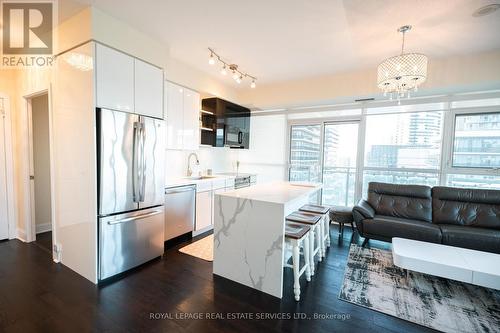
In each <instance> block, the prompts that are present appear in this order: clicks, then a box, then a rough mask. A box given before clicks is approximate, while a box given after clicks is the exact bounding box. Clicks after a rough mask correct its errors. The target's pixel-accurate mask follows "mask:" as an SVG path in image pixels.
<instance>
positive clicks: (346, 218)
mask: <svg viewBox="0 0 500 333" xmlns="http://www.w3.org/2000/svg"><path fill="white" fill-rule="evenodd" d="M330 219H331V220H332V221H335V222H343V223H351V222H352V221H353V220H354V218H353V217H352V207H344V206H332V207H330Z"/></svg>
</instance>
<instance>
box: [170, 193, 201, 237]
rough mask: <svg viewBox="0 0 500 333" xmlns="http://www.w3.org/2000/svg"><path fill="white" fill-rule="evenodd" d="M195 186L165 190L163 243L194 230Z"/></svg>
mask: <svg viewBox="0 0 500 333" xmlns="http://www.w3.org/2000/svg"><path fill="white" fill-rule="evenodd" d="M195 204H196V185H185V186H175V187H169V188H167V189H165V241H167V240H169V239H172V238H175V237H177V236H180V235H183V234H186V233H188V232H192V231H193V230H194V219H195Z"/></svg>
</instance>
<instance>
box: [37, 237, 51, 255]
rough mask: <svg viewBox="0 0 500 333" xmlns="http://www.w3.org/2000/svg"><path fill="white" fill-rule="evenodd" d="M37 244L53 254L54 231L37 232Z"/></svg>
mask: <svg viewBox="0 0 500 333" xmlns="http://www.w3.org/2000/svg"><path fill="white" fill-rule="evenodd" d="M35 245H38V246H39V247H40V248H41V249H42V250H45V251H47V252H48V253H49V254H50V255H52V231H47V232H42V233H39V234H36V241H35Z"/></svg>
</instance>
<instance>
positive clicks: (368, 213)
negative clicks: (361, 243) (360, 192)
mask: <svg viewBox="0 0 500 333" xmlns="http://www.w3.org/2000/svg"><path fill="white" fill-rule="evenodd" d="M352 210H353V213H354V214H353V215H354V219H356V216H357V217H358V219H359V218H364V219H372V218H374V217H375V210H374V209H373V207H372V206H371V205H370V204H369V203H368V201H366V200H363V199H361V200H359V202H358V204H357V205H356V206H354V208H353V209H352ZM356 222H357V221H356Z"/></svg>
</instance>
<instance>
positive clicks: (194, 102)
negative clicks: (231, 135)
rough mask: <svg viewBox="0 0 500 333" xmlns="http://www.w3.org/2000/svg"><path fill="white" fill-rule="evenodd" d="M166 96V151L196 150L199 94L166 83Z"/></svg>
mask: <svg viewBox="0 0 500 333" xmlns="http://www.w3.org/2000/svg"><path fill="white" fill-rule="evenodd" d="M166 95H167V103H166V108H167V110H166V122H167V149H182V150H196V149H198V148H199V146H200V122H199V117H200V116H199V115H200V94H198V93H197V92H195V91H193V90H190V89H187V88H184V87H182V86H179V85H177V84H175V83H172V82H167V84H166Z"/></svg>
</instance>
